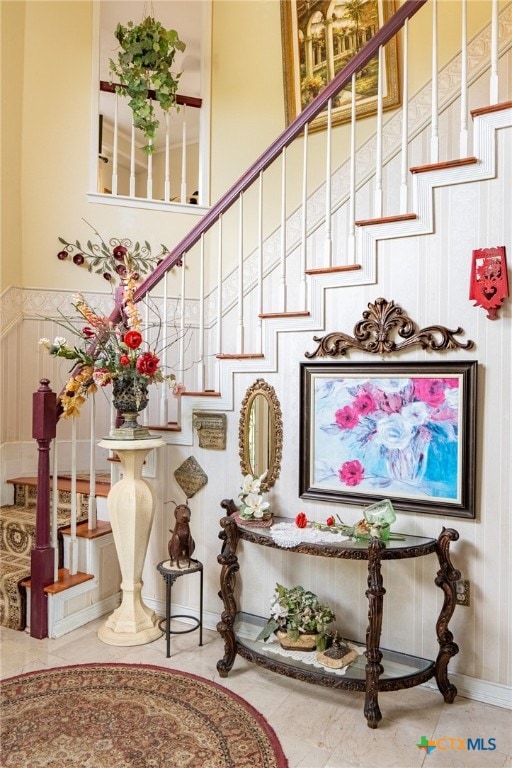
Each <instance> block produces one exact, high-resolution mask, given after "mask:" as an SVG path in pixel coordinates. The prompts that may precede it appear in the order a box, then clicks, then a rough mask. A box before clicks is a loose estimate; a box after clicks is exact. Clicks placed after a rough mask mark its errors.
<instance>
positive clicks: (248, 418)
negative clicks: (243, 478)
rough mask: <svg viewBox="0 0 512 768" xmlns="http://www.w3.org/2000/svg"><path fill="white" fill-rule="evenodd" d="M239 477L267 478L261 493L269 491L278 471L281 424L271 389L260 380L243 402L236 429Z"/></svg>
mask: <svg viewBox="0 0 512 768" xmlns="http://www.w3.org/2000/svg"><path fill="white" fill-rule="evenodd" d="M239 449H240V465H241V469H242V475H252V476H253V477H260V476H261V475H262V474H263V473H264V472H266V475H265V477H264V479H263V481H262V483H261V490H262V491H268V490H269V488H272V486H273V485H274V484H275V482H276V480H277V478H278V477H279V472H280V471H281V454H282V450H283V422H282V419H281V406H280V405H279V400H278V399H277V397H276V393H275V390H274V387H271V386H270V384H267V382H266V381H264V380H263V379H257V380H256V381H255V382H254V384H252V385H251V386H250V387H249V388H248V390H247V392H246V393H245V397H244V399H243V401H242V408H241V410H240V429H239Z"/></svg>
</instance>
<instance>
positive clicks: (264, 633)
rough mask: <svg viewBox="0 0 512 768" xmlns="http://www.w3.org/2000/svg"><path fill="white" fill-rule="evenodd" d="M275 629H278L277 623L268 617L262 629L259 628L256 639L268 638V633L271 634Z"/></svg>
mask: <svg viewBox="0 0 512 768" xmlns="http://www.w3.org/2000/svg"><path fill="white" fill-rule="evenodd" d="M276 629H279V624H278V623H277V621H276V620H275V619H269V620H268V621H267V623H266V624H265V626H264V627H263V629H262V630H261V632H260V633H259V635H258V637H257V638H256V640H257V641H258V640H268V638H269V637H270V635H272V634H273V633H274V632H275V631H276Z"/></svg>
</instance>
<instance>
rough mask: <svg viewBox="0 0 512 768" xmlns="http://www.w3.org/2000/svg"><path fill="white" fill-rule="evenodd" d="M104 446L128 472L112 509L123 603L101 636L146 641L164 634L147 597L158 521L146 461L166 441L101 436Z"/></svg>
mask: <svg viewBox="0 0 512 768" xmlns="http://www.w3.org/2000/svg"><path fill="white" fill-rule="evenodd" d="M99 445H100V446H101V447H102V448H108V449H110V450H112V451H115V453H117V455H118V456H119V460H120V461H121V464H122V467H123V477H122V479H121V480H120V481H119V482H118V483H116V484H115V485H114V486H112V488H111V489H110V492H109V494H108V511H109V517H110V524H111V525H112V533H113V534H114V543H115V545H116V551H117V556H118V558H119V566H120V568H121V576H122V581H121V589H122V592H123V595H122V602H121V605H120V606H119V608H116V610H115V611H114V612H113V613H112V615H111V616H110V617H109V618H108V619H107V621H106V622H105V624H103V626H101V627H100V628H99V630H98V637H99V639H100V640H102V641H103V642H104V643H108V644H109V645H124V646H128V645H143V644H144V643H150V642H152V641H153V640H156V639H157V638H158V637H161V636H162V634H163V633H162V630H161V629H160V628H159V626H158V618H157V616H156V614H155V612H154V611H152V610H151V609H150V608H148V607H147V606H146V605H145V604H144V602H143V601H142V597H141V592H142V568H143V566H144V560H145V558H146V552H147V548H148V543H149V535H150V533H151V526H152V524H153V517H154V514H155V510H154V499H153V491H152V489H151V487H150V486H149V485H148V483H146V481H145V480H143V479H142V477H141V473H142V465H143V463H144V459H145V457H146V455H147V453H148V452H149V451H150V450H151V449H152V448H160V447H162V446H163V445H165V443H164V441H163V440H161V439H160V438H155V439H147V440H110V439H106V440H102V441H101V442H100V443H99Z"/></svg>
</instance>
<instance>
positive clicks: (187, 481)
mask: <svg viewBox="0 0 512 768" xmlns="http://www.w3.org/2000/svg"><path fill="white" fill-rule="evenodd" d="M174 477H175V478H176V482H177V483H178V485H179V486H180V488H181V490H182V491H183V493H184V494H185V496H186V497H187V499H191V498H192V496H193V495H194V494H195V493H197V492H198V491H199V490H201V488H202V487H203V485H206V483H207V482H208V475H207V474H206V472H204V470H203V469H202V468H201V466H200V465H199V462H198V461H197V459H196V458H195V457H194V456H189V457H188V459H185V461H184V462H183V464H181V466H179V467H178V469H177V470H176V471H175V472H174Z"/></svg>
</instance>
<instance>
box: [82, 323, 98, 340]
mask: <svg viewBox="0 0 512 768" xmlns="http://www.w3.org/2000/svg"><path fill="white" fill-rule="evenodd" d="M82 333H83V335H84V336H85V337H86V339H92V337H93V336H96V332H95V331H94V330H93V329H92V328H89V326H88V325H84V327H83V328H82Z"/></svg>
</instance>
